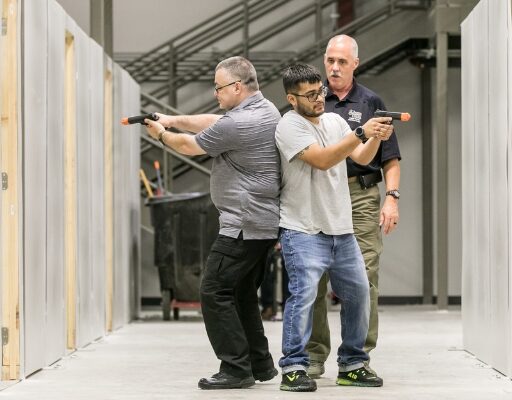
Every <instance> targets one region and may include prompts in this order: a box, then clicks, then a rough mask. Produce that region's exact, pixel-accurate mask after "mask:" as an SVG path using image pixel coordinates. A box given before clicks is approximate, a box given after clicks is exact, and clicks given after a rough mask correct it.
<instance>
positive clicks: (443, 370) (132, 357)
mask: <svg viewBox="0 0 512 400" xmlns="http://www.w3.org/2000/svg"><path fill="white" fill-rule="evenodd" d="M145 315H146V318H145V319H144V320H142V321H137V322H134V323H132V324H130V325H128V326H126V327H124V328H122V329H120V330H118V331H116V332H114V333H113V334H111V335H109V336H108V337H106V338H104V339H102V340H99V341H97V342H95V343H92V344H90V345H89V346H87V347H86V348H83V349H80V350H78V351H76V352H75V353H73V354H72V355H71V356H69V357H66V358H65V359H62V360H61V361H59V362H58V363H56V364H55V365H53V366H51V367H48V368H46V369H44V370H42V371H40V372H38V373H36V374H33V375H32V376H30V377H29V378H28V379H26V380H24V381H22V382H19V383H16V384H11V385H10V386H8V387H6V386H7V385H6V383H5V382H4V383H3V386H0V389H4V390H2V391H0V399H12V400H25V399H26V400H28V399H30V400H33V399H38V400H46V399H48V400H60V399H62V400H64V399H65V400H81V399H84V400H96V399H105V400H107V399H108V400H116V399H123V400H125V399H137V400H142V399H162V400H163V399H166V400H168V399H209V400H210V399H219V400H220V399H244V400H251V399H258V400H261V399H291V398H299V399H301V398H309V399H343V400H352V399H358V400H362V399H364V400H373V399H379V400H382V399H384V400H388V399H389V400H391V399H392V400H401V399H403V400H411V399H414V400H423V399H425V400H426V399H432V400H434V399H435V400H439V399H442V400H451V399H464V400H472V399H475V400H477V399H478V400H505V399H506V400H511V399H512V381H511V380H510V379H509V378H507V377H504V376H503V375H501V374H500V373H498V372H497V371H495V370H493V369H492V368H490V367H488V366H486V365H485V364H483V363H482V362H480V361H479V360H478V359H476V358H475V357H473V356H472V355H471V354H469V353H467V352H465V351H463V350H462V328H461V314H460V309H453V310H450V311H446V312H441V311H437V310H435V309H434V308H432V307H423V306H422V307H420V306H409V307H405V306H389V307H383V308H382V309H381V313H380V316H381V329H380V340H379V346H378V348H377V349H376V350H375V351H374V352H373V353H372V363H371V365H372V367H373V368H374V369H375V370H376V371H377V372H378V373H379V375H380V376H381V377H382V378H383V379H384V386H383V387H382V388H346V387H339V386H336V385H335V383H334V380H335V377H336V373H337V366H336V362H335V355H333V354H331V357H330V358H329V360H328V364H327V365H326V367H327V368H326V369H327V370H326V373H325V377H324V378H322V379H320V380H319V381H318V390H317V391H316V392H315V393H287V392H281V391H279V381H280V377H279V376H278V377H276V378H274V380H272V381H270V382H265V383H257V384H256V385H255V386H253V387H252V388H250V389H243V390H223V391H203V390H200V389H198V388H197V381H198V379H199V378H201V377H203V376H209V375H211V374H212V373H213V372H216V371H217V369H218V362H217V360H216V358H215V356H214V354H213V351H212V350H211V348H210V344H209V342H208V339H207V337H206V333H205V331H204V326H203V323H202V320H201V319H200V318H198V317H197V316H196V317H194V316H192V315H191V316H188V317H187V316H185V317H184V318H183V321H177V322H174V321H171V322H167V323H164V322H162V321H160V320H159V313H157V314H155V313H153V315H152V314H151V313H145ZM329 318H330V323H331V331H332V332H333V335H332V337H333V343H334V344H335V345H337V343H338V340H337V338H338V332H339V322H338V314H337V313H336V312H330V315H329ZM281 327H282V325H281V322H266V323H265V329H266V332H267V336H268V338H269V342H270V344H271V351H272V354H273V356H274V359H275V361H276V362H277V360H278V359H279V356H280V342H281Z"/></svg>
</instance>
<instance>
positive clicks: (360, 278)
mask: <svg viewBox="0 0 512 400" xmlns="http://www.w3.org/2000/svg"><path fill="white" fill-rule="evenodd" d="M280 241H281V246H282V251H283V257H284V264H285V267H286V270H287V272H288V276H289V279H290V283H289V290H290V297H289V298H288V300H287V301H286V306H285V310H284V316H283V344H282V346H283V357H282V358H281V359H280V360H279V366H280V367H281V368H282V370H283V373H285V374H286V373H288V372H290V371H293V370H299V369H302V370H305V369H306V368H307V367H308V366H309V355H308V353H307V351H306V344H307V343H308V341H309V338H310V336H311V329H312V324H313V303H314V302H315V298H316V294H317V290H318V282H319V281H320V278H321V277H322V274H323V273H324V272H325V271H327V272H328V273H329V278H330V280H331V286H332V289H333V291H334V293H335V294H336V296H337V297H338V298H339V299H340V300H341V308H342V309H341V312H340V320H341V341H342V343H341V345H340V347H339V348H338V359H337V361H338V365H339V369H340V371H351V370H355V369H357V368H360V367H362V366H363V362H364V361H367V360H368V354H367V353H366V352H365V351H364V350H363V346H364V343H365V340H366V335H367V333H368V320H369V315H370V294H369V285H368V278H367V276H366V271H365V266H364V260H363V256H362V255H361V250H360V249H359V245H358V244H357V241H356V239H355V237H354V235H353V234H346V235H325V234H323V233H318V234H316V235H309V234H307V233H302V232H297V231H294V230H290V229H282V230H281V235H280Z"/></svg>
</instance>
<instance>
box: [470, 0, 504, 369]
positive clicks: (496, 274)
mask: <svg viewBox="0 0 512 400" xmlns="http://www.w3.org/2000/svg"><path fill="white" fill-rule="evenodd" d="M511 11H512V7H511V2H510V0H507V1H491V0H482V1H481V2H480V3H479V4H478V5H477V6H476V7H475V9H474V10H473V11H472V13H471V14H470V15H469V16H468V18H467V19H466V20H465V21H464V22H463V24H462V142H461V146H462V194H463V196H462V198H463V201H462V221H463V229H462V232H463V234H462V240H463V274H462V311H463V314H462V315H463V336H464V348H465V349H466V350H468V351H470V352H471V353H473V354H475V355H476V356H477V357H478V358H479V359H481V360H482V361H484V362H486V363H488V364H490V365H491V366H492V367H494V368H495V369H497V370H499V371H500V372H502V373H504V374H506V375H508V376H512V253H511V251H512V250H511V247H512V173H511V172H512V167H511V165H512V88H511V86H510V84H509V82H510V81H512V66H511V64H512V63H511V62H510V60H512V39H511V35H512V24H511Z"/></svg>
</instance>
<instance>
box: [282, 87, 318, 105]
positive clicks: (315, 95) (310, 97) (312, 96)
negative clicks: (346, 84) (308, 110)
mask: <svg viewBox="0 0 512 400" xmlns="http://www.w3.org/2000/svg"><path fill="white" fill-rule="evenodd" d="M290 94H293V95H294V96H299V97H305V98H306V99H308V100H309V101H310V102H311V103H314V102H315V101H316V99H317V98H318V96H321V97H325V96H327V87H326V86H322V87H321V88H320V90H318V91H316V92H309V93H306V94H298V93H290Z"/></svg>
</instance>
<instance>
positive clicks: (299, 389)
mask: <svg viewBox="0 0 512 400" xmlns="http://www.w3.org/2000/svg"><path fill="white" fill-rule="evenodd" d="M279 389H280V390H284V391H285V392H315V391H316V386H315V387H311V386H288V385H280V386H279Z"/></svg>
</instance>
